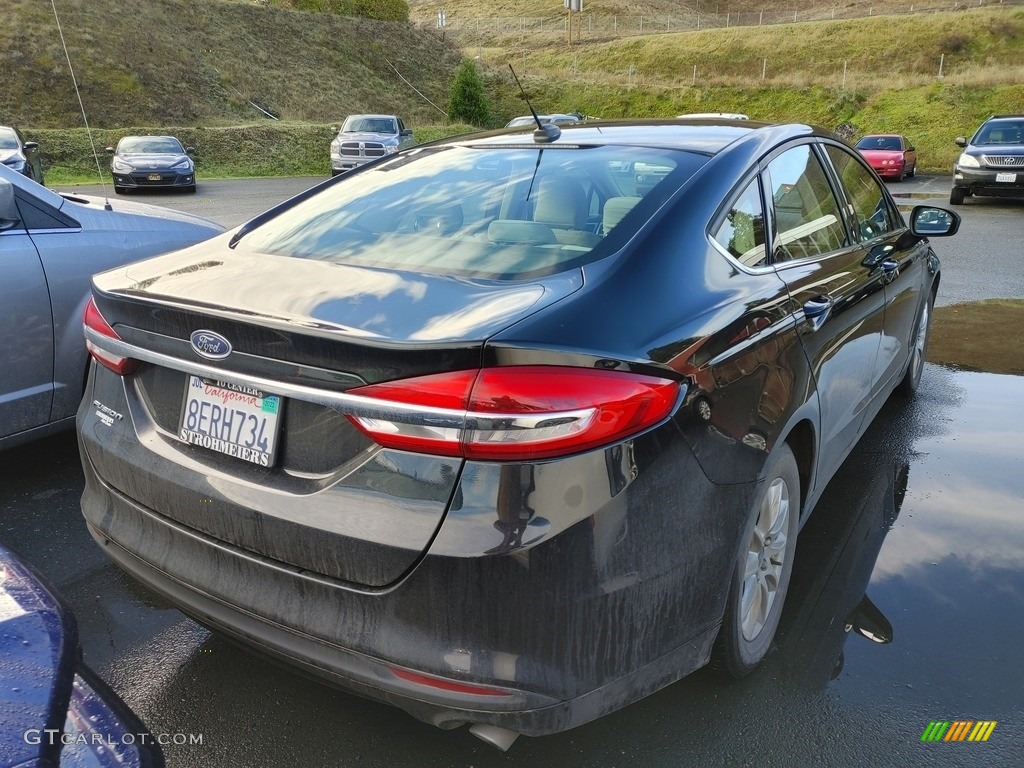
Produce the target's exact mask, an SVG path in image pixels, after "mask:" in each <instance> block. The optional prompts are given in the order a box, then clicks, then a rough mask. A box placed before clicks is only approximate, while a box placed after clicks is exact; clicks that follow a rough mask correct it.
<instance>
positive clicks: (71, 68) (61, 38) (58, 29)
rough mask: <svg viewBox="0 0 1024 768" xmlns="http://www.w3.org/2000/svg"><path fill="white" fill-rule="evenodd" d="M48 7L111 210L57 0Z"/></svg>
mask: <svg viewBox="0 0 1024 768" xmlns="http://www.w3.org/2000/svg"><path fill="white" fill-rule="evenodd" d="M50 7H51V8H53V18H54V19H55V20H56V22H57V34H58V35H60V44H61V46H62V47H63V48H64V56H65V58H67V60H68V71H69V72H71V82H72V83H73V84H74V86H75V96H77V97H78V107H79V109H81V110H82V121H83V122H84V123H85V132H86V133H87V134H88V135H89V145H90V146H91V147H92V156H93V158H94V159H95V160H96V173H97V175H98V176H99V177H100V184H102V185H103V208H104V209H105V210H108V211H110V210H113V209H112V208H111V207H110V198H109V197H108V196H107V182H106V180H105V179H104V178H103V171H102V170H101V169H100V158H99V155H97V154H96V143H95V142H94V141H93V140H92V130H91V129H90V128H89V120H88V118H86V116H85V105H84V104H83V103H82V94H81V92H80V91H79V90H78V80H76V79H75V69H74V67H72V66H71V55H70V54H69V53H68V46H67V44H66V43H65V42H64V32H63V31H62V30H61V28H60V17H58V16H57V0H50Z"/></svg>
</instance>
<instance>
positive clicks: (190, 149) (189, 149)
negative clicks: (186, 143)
mask: <svg viewBox="0 0 1024 768" xmlns="http://www.w3.org/2000/svg"><path fill="white" fill-rule="evenodd" d="M195 153H196V148H195V147H185V154H186V155H194V154H195Z"/></svg>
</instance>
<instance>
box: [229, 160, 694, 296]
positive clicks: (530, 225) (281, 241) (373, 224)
mask: <svg viewBox="0 0 1024 768" xmlns="http://www.w3.org/2000/svg"><path fill="white" fill-rule="evenodd" d="M706 160H707V158H706V157H705V156H703V155H698V154H691V153H687V152H680V151H676V150H663V149H649V148H641V147H622V146H605V147H589V148H583V147H575V146H573V147H566V146H563V147H553V146H543V147H540V146H537V145H534V144H529V145H505V146H484V147H480V146H477V147H467V146H456V145H446V146H437V147H423V148H420V149H414V150H412V151H410V152H407V153H403V154H401V155H398V156H396V157H395V158H393V159H390V160H387V161H384V162H381V163H375V164H374V165H373V166H370V167H369V168H367V169H365V170H363V171H360V172H357V173H354V174H352V175H350V176H347V177H342V178H341V179H339V180H338V181H337V182H336V183H334V184H330V185H328V186H326V187H325V188H324V189H323V191H322V192H320V193H319V194H317V195H314V196H313V197H311V198H309V199H307V200H305V201H303V202H301V203H299V204H297V205H296V206H294V207H293V208H290V209H288V210H286V211H285V212H283V213H282V214H281V215H279V216H277V217H275V218H274V219H271V220H270V221H268V222H267V223H265V224H263V225H261V226H260V227H258V228H256V229H255V230H253V231H252V232H250V233H249V234H248V235H246V236H245V245H246V247H247V248H251V249H253V250H256V251H259V252H263V253H271V254H277V255H283V256H291V257H296V258H305V259H318V260H323V261H332V262H336V263H339V264H350V265H359V266H377V267H387V268H398V269H406V270H412V271H419V272H434V273H440V274H453V275H463V276H471V277H481V278H495V279H516V278H526V277H534V276H538V275H543V274H550V273H553V272H558V271H563V270H566V269H571V268H575V267H578V266H581V265H582V264H585V263H587V262H590V261H593V260H595V259H597V258H600V257H601V256H602V255H604V254H607V253H611V251H612V249H613V248H618V247H621V245H622V244H623V243H625V241H626V239H628V237H629V235H631V234H632V233H633V232H635V231H636V229H637V228H638V227H639V226H641V225H642V224H643V222H645V221H646V220H647V219H648V218H649V217H650V215H651V214H652V213H653V212H654V211H655V210H657V208H658V206H659V205H660V204H661V203H662V202H664V201H665V200H666V199H667V198H668V196H669V195H671V194H672V192H673V191H674V190H676V189H678V188H679V186H680V185H682V184H683V183H685V181H686V180H687V179H689V178H690V177H691V176H692V175H693V173H694V172H695V171H696V170H697V168H699V167H700V166H701V165H702V164H703V163H704V162H706Z"/></svg>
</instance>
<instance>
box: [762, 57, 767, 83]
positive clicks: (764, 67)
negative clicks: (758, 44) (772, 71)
mask: <svg viewBox="0 0 1024 768" xmlns="http://www.w3.org/2000/svg"><path fill="white" fill-rule="evenodd" d="M767 72H768V59H767V58H766V59H765V60H764V63H763V64H761V79H762V80H764V76H765V74H767Z"/></svg>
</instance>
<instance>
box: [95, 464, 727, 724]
mask: <svg viewBox="0 0 1024 768" xmlns="http://www.w3.org/2000/svg"><path fill="white" fill-rule="evenodd" d="M85 466H86V477H87V484H86V491H85V494H84V496H83V501H82V503H83V509H84V510H86V519H87V523H88V529H89V532H90V534H91V535H92V536H93V538H94V539H95V540H96V542H97V543H98V544H99V545H100V546H101V547H102V548H103V550H104V552H105V553H106V554H107V555H108V556H109V557H110V558H111V559H112V560H113V561H114V562H115V563H117V564H118V565H119V566H120V567H121V568H122V569H123V570H125V571H126V572H127V573H128V574H129V575H131V576H132V577H134V578H135V579H137V580H138V581H140V582H142V583H143V584H145V585H146V586H147V587H149V588H150V589H152V590H154V591H155V592H157V593H159V594H161V595H162V596H163V597H165V598H166V599H167V600H169V601H170V602H172V603H173V604H175V605H176V606H177V607H178V608H179V609H180V610H182V611H183V612H184V613H186V614H188V615H189V616H191V617H193V618H194V619H196V620H197V621H199V622H200V623H202V624H204V625H205V626H207V627H209V628H211V629H213V630H215V631H217V632H220V633H223V634H224V635H227V636H228V637H231V638H233V639H235V640H237V641H239V642H240V643H242V644H243V645H245V646H248V647H250V648H251V649H252V650H254V651H255V652H257V653H259V654H261V655H265V656H268V657H271V658H273V659H275V660H278V661H282V662H284V663H286V664H287V665H289V666H292V667H294V668H296V669H297V670H298V671H301V672H303V673H305V674H307V675H310V676H312V677H315V678H318V679H320V680H322V681H323V682H326V683H328V684H331V685H334V686H336V687H339V688H342V689H344V690H347V691H350V692H352V693H355V694H357V695H360V696H362V697H364V698H368V699H372V700H375V701H380V702H383V703H387V704H390V705H392V706H396V707H398V708H400V709H402V710H404V711H406V712H407V713H409V714H410V715H412V716H413V717H415V718H417V719H418V720H421V721H423V722H426V723H429V724H432V725H435V726H437V727H440V728H454V727H458V726H460V725H463V724H471V723H488V724H491V725H496V726H500V727H502V728H507V729H509V730H512V731H515V732H517V733H521V734H525V735H532V736H539V735H544V734H549V733H556V732H560V731H564V730H567V729H569V728H573V727H576V726H578V725H582V724H583V723H586V722H588V721H590V720H592V719H594V718H596V717H599V716H601V715H604V714H607V713H609V712H612V711H615V710H617V709H619V708H621V707H623V706H625V705H626V704H629V703H631V702H633V701H635V700H637V699H640V698H642V697H644V696H646V695H648V694H650V693H653V692H654V691H656V690H658V689H659V688H662V687H664V686H665V685H668V684H670V683H672V682H674V681H676V680H678V679H679V678H681V677H683V676H685V675H687V674H689V673H691V672H693V671H695V670H697V669H699V668H700V667H702V666H703V665H704V664H705V663H706V662H707V659H708V658H709V655H710V652H711V646H712V644H713V643H714V640H715V637H716V636H717V633H718V625H717V623H715V624H713V625H712V626H710V627H705V628H704V629H703V630H702V631H701V632H699V633H698V634H697V635H696V636H693V637H690V638H689V639H687V640H686V641H685V642H681V643H680V644H679V645H677V646H676V647H674V648H671V649H670V650H668V651H666V652H665V653H663V654H662V655H660V656H658V657H656V658H651V659H649V660H646V661H645V663H643V664H642V665H641V666H638V667H633V666H631V665H628V664H626V663H625V661H624V659H626V658H628V657H630V656H633V655H634V654H636V655H640V654H642V653H643V650H642V647H633V646H631V645H630V644H629V643H628V642H626V638H624V637H623V638H621V640H622V642H621V643H620V644H619V645H618V650H619V652H620V654H621V655H622V658H620V659H619V661H618V664H619V665H621V666H622V669H621V672H622V674H620V675H617V676H613V675H607V676H606V679H605V680H604V681H599V680H595V679H594V672H593V670H592V669H590V670H584V669H582V668H581V667H590V668H592V667H593V666H594V665H595V664H599V663H600V659H599V658H597V656H596V655H591V656H590V657H589V658H588V649H587V647H586V646H587V645H589V644H594V645H595V646H596V644H597V643H598V642H599V639H598V637H597V636H596V635H598V634H600V633H606V632H610V633H611V634H613V635H616V634H619V632H622V631H625V632H628V633H630V634H634V635H635V633H638V632H651V631H652V629H651V628H650V627H646V628H645V627H638V626H622V627H619V628H614V627H610V626H607V625H606V626H602V619H601V617H600V616H599V614H598V613H596V612H593V611H592V610H588V609H581V608H580V606H579V605H577V606H575V608H576V610H575V611H574V610H573V608H574V606H572V605H563V606H562V608H561V613H563V614H568V615H573V614H574V613H575V618H576V619H577V620H581V619H583V616H582V615H580V614H581V613H585V614H586V617H587V619H588V620H589V621H591V622H593V623H592V625H591V627H586V626H581V625H577V626H571V625H569V624H567V622H566V620H565V618H564V616H559V615H555V614H549V615H546V616H541V615H532V616H528V614H530V613H531V612H530V611H524V610H523V609H524V608H526V607H527V606H523V605H519V606H516V605H508V606H503V605H502V604H501V602H500V600H487V601H485V602H486V603H488V604H490V605H492V606H493V607H494V609H495V610H496V612H497V613H502V614H504V622H503V627H502V630H503V632H504V633H506V634H507V635H508V640H509V647H515V640H516V638H517V636H519V637H525V638H526V639H525V641H524V642H525V645H520V646H519V647H518V650H519V652H518V653H516V652H513V651H500V650H496V649H494V648H486V647H481V642H482V641H474V640H473V639H472V636H473V634H474V632H475V630H476V628H478V627H479V626H481V625H482V624H488V623H490V621H491V618H490V617H486V616H480V615H477V610H476V609H477V607H478V606H477V600H476V599H475V598H470V599H469V600H468V603H467V601H466V600H464V596H461V597H460V596H459V595H458V594H457V593H458V592H460V591H462V590H465V589H467V588H468V587H469V585H468V584H466V583H452V584H450V585H449V586H450V587H451V588H452V594H448V595H445V600H446V601H449V602H446V604H445V605H438V606H435V607H436V608H437V613H440V614H446V613H448V612H449V611H452V610H453V609H454V612H453V615H458V616H461V617H462V618H463V622H462V623H460V625H459V626H452V625H449V626H447V627H446V628H445V629H441V628H434V629H431V628H429V627H425V626H423V625H422V622H420V621H416V620H415V618H416V617H417V616H418V614H420V613H421V612H422V609H423V607H426V608H427V609H428V610H429V609H430V606H423V605H422V602H423V600H424V599H428V594H429V592H432V591H435V590H433V589H428V590H426V591H425V590H424V589H422V587H423V582H422V580H420V584H419V586H416V585H409V584H407V585H403V586H400V587H398V588H396V589H395V590H394V591H393V592H392V593H390V594H376V595H370V594H359V593H355V592H353V591H351V590H349V589H346V588H344V587H342V586H340V585H337V584H332V583H330V582H329V581H327V580H324V579H318V578H316V577H312V576H310V575H309V574H306V573H302V572H300V571H298V570H297V569H290V568H288V567H283V566H281V565H280V564H275V563H271V562H268V561H266V560H261V559H260V558H255V557H253V556H251V555H247V554H246V553H243V552H240V551H238V550H233V549H232V548H229V547H226V546H224V545H222V544H219V543H218V542H215V541H213V540H211V539H210V538H209V537H206V536H203V535H201V534H197V533H195V532H193V531H188V530H187V529H184V528H183V527H181V526H178V525H175V524H174V523H173V522H171V521H169V520H167V519H166V518H162V517H161V516H159V515H156V514H155V513H153V512H151V511H148V510H144V509H142V508H140V507H139V506H138V505H135V504H133V503H132V502H130V501H129V500H128V499H126V498H125V497H123V496H122V495H121V494H119V493H117V492H116V491H114V490H112V489H110V488H109V487H107V486H105V485H104V484H103V483H102V481H100V480H99V479H98V478H97V477H96V475H95V473H94V472H93V471H91V470H90V469H89V464H88V461H86V464H85ZM106 528H115V529H116V530H117V534H116V535H117V536H118V538H119V540H115V539H114V538H112V536H111V534H110V533H107V532H105V529H106ZM444 560H447V559H446V558H438V562H436V563H433V564H429V565H428V564H424V566H422V567H423V568H424V569H425V570H427V571H435V572H436V571H443V572H451V571H452V570H453V568H456V569H457V567H458V566H457V565H456V564H453V563H451V562H450V561H449V562H443V561H444ZM481 570H484V571H486V570H487V569H481ZM479 575H480V576H482V577H484V578H487V574H486V573H482V574H479ZM411 581H412V580H411ZM428 581H431V580H428ZM459 581H460V582H461V581H462V580H459ZM200 585H202V586H200ZM210 585H217V586H216V592H214V591H213V590H212V589H210ZM431 586H433V587H436V586H437V584H436V582H435V583H434V584H433V585H431ZM273 595H279V596H283V597H284V599H285V600H286V601H287V602H288V603H289V604H291V605H292V606H293V607H295V608H297V609H298V611H297V613H298V614H299V615H305V616H306V617H307V618H308V624H305V625H303V624H302V623H301V622H296V621H295V620H294V616H293V617H292V618H291V619H289V618H288V617H287V616H286V615H281V613H280V611H278V610H276V609H272V608H271V606H269V605H268V604H267V601H268V599H269V596H273ZM299 595H301V600H300V599H299ZM495 596H497V595H495ZM595 597H596V596H595ZM608 597H609V596H604V598H608ZM620 597H621V596H620ZM634 597H635V595H634ZM628 599H629V600H632V599H633V598H632V597H630V598H628ZM450 601H454V603H455V604H454V605H452V604H451V602H450ZM537 602H538V603H539V604H541V605H542V606H543V604H544V603H545V602H546V601H545V599H544V596H543V595H540V594H538V595H537ZM597 602H600V603H602V604H603V608H602V609H601V613H603V614H604V617H605V618H604V620H603V621H604V622H608V621H609V619H611V620H612V621H614V620H615V619H614V617H621V615H622V613H623V608H624V606H623V600H621V599H615V598H614V597H612V598H611V599H602V598H597ZM614 604H618V610H615V605H614ZM417 606H419V608H418V609H417ZM549 607H554V606H553V605H551V606H549ZM605 611H607V613H605ZM285 613H286V614H287V613H289V611H285ZM291 613H293V614H294V613H295V611H291ZM674 613H675V611H673V610H671V609H669V610H666V611H665V616H664V617H663V621H664V622H665V624H666V625H675V626H676V630H677V631H678V630H680V629H682V628H680V627H679V626H678V620H679V618H680V617H678V616H674V615H673V614H674ZM270 614H274V615H270ZM524 614H527V615H524ZM313 617H326V618H327V619H328V623H330V624H333V625H334V626H335V628H336V629H335V632H336V636H335V638H333V639H327V638H324V637H322V636H317V635H315V634H313V633H311V632H309V631H306V630H307V628H308V627H311V626H312V624H314V623H315V622H314V620H313ZM409 619H412V620H413V621H412V623H408V621H407V620H409ZM580 623H582V622H580ZM524 625H525V626H524ZM523 629H527V633H523V632H522V630H523ZM591 629H592V630H593V632H592V631H591ZM684 631H685V630H684ZM485 634H486V633H485ZM367 636H370V637H374V638H375V640H374V643H375V644H377V645H378V646H379V648H380V650H381V651H382V652H390V653H391V654H393V655H394V656H395V657H397V658H398V659H402V660H403V661H404V663H403V662H402V661H395V660H391V659H386V658H383V657H381V656H377V655H373V654H369V653H365V652H362V651H359V650H355V649H353V648H351V647H347V645H346V643H348V642H350V641H351V640H352V639H354V638H359V637H362V638H365V637H367ZM456 638H458V639H456ZM584 640H585V644H584V645H583V646H582V647H581V645H580V643H581V641H584ZM555 644H557V645H559V646H561V647H559V648H558V653H559V655H561V656H562V657H563V660H564V663H565V665H566V667H567V668H565V669H558V668H555V667H553V666H552V665H551V664H549V663H545V657H547V658H549V659H550V656H551V654H550V651H551V650H552V646H553V645H555ZM643 644H644V643H643V641H642V640H641V641H640V646H643ZM533 646H538V647H536V648H534V650H535V651H536V652H537V656H535V657H533V658H530V657H529V656H528V655H526V653H524V652H526V651H528V650H529V649H530V647H533ZM411 648H417V649H418V650H419V653H417V654H414V653H411V652H410V649H411ZM593 650H596V647H595V648H594V649H591V654H593ZM604 650H605V651H607V650H608V649H604ZM424 651H425V652H424ZM414 655H419V656H422V657H427V656H429V657H433V658H435V659H437V660H444V661H446V662H447V664H448V667H449V668H448V669H447V670H442V669H439V668H436V664H435V665H432V667H433V668H432V667H428V666H427V663H426V661H425V658H421V659H412V660H411V664H413V665H416V666H410V661H407V660H408V659H409V657H410V656H414ZM570 667H577V668H576V669H572V668H570ZM396 668H397V669H398V670H399V674H400V673H401V671H402V670H408V671H412V672H413V673H414V674H427V675H431V676H437V678H438V679H440V680H441V681H444V682H451V683H454V684H456V685H458V684H459V683H463V682H468V683H469V684H470V685H473V684H477V685H486V686H488V688H490V689H491V690H492V691H494V692H498V693H494V694H491V695H488V694H483V695H481V694H475V693H465V692H461V691H458V690H445V689H444V688H439V687H436V686H434V685H424V684H421V683H419V682H416V681H409V680H408V679H403V678H402V677H400V676H399V674H396V671H395V670H396ZM460 672H464V673H463V674H460ZM577 675H585V676H586V677H587V678H590V681H589V682H587V681H585V680H582V679H581V678H579V677H577ZM502 677H506V678H510V679H507V680H502V679H501V678H502ZM526 686H531V687H539V686H544V687H549V688H555V689H557V688H565V689H567V690H569V691H572V692H574V693H576V694H577V695H573V696H570V697H568V698H560V697H559V696H557V695H553V694H555V693H557V691H551V692H547V693H545V692H538V691H537V690H531V689H530V688H527V687H526ZM590 686H592V687H590Z"/></svg>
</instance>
